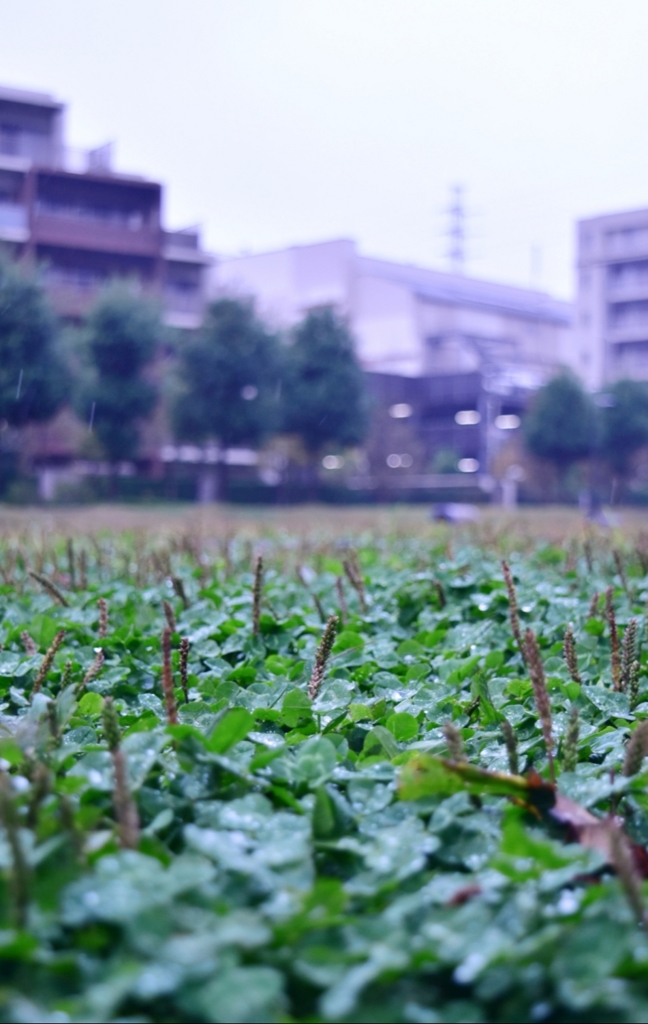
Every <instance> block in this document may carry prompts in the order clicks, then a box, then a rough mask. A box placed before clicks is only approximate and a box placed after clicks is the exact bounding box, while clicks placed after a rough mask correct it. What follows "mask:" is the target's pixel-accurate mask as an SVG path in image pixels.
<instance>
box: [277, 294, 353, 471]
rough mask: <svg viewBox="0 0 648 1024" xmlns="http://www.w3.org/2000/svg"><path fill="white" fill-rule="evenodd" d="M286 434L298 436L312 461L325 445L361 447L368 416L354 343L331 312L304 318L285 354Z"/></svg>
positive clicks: (317, 311)
mask: <svg viewBox="0 0 648 1024" xmlns="http://www.w3.org/2000/svg"><path fill="white" fill-rule="evenodd" d="M284 429H285V430H287V431H288V432H291V433H295V434H298V435H299V437H300V438H301V440H302V442H303V445H304V447H305V449H306V451H307V453H308V455H309V457H310V459H311V463H313V462H314V460H315V457H316V456H317V455H318V454H319V453H320V452H321V450H322V449H323V448H324V446H325V445H339V446H340V447H347V446H349V445H356V444H360V443H361V442H362V441H363V440H364V438H365V437H366V434H367V429H368V416H367V401H366V394H365V387H364V381H363V377H362V370H361V369H360V366H359V365H358V362H357V360H356V357H355V354H354V350H353V339H352V337H351V335H350V333H349V331H348V329H347V327H346V325H345V323H344V321H343V320H341V319H340V318H339V317H338V316H336V315H335V313H333V312H332V311H331V310H329V309H322V310H316V311H313V312H311V313H309V314H308V316H307V317H306V318H305V319H304V320H303V321H302V323H301V324H299V326H298V327H297V328H296V330H295V332H294V336H293V342H292V345H290V347H289V348H288V349H287V351H286V358H285V372H284Z"/></svg>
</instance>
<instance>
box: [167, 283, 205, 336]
mask: <svg viewBox="0 0 648 1024" xmlns="http://www.w3.org/2000/svg"><path fill="white" fill-rule="evenodd" d="M162 297H163V302H164V322H165V324H166V325H167V326H168V327H179V328H181V329H183V330H190V331H191V330H196V329H197V328H198V327H200V325H201V324H202V321H203V315H204V309H205V300H204V298H203V295H202V292H201V291H200V290H199V289H187V290H185V289H178V288H169V287H166V288H165V289H164V291H163V296H162Z"/></svg>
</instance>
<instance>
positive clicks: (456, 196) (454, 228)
mask: <svg viewBox="0 0 648 1024" xmlns="http://www.w3.org/2000/svg"><path fill="white" fill-rule="evenodd" d="M450 192H451V199H450V206H449V207H448V210H447V212H448V215H449V217H450V226H449V230H448V235H449V237H450V245H449V247H448V259H449V261H450V269H451V270H452V271H453V273H455V274H463V272H464V265H465V262H466V245H465V243H466V227H465V222H466V211H465V209H464V189H463V185H453V186H452V188H451V190H450Z"/></svg>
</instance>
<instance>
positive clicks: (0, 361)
mask: <svg viewBox="0 0 648 1024" xmlns="http://www.w3.org/2000/svg"><path fill="white" fill-rule="evenodd" d="M58 330H59V329H58V323H57V320H56V318H55V316H54V314H53V312H52V310H51V308H50V306H49V303H48V301H47V296H46V294H45V291H44V289H43V287H42V286H41V284H40V283H39V281H38V279H37V278H35V277H33V276H32V275H31V274H29V273H27V272H26V271H25V270H23V269H22V268H21V267H18V266H16V265H15V264H12V263H10V262H9V261H8V260H6V259H4V258H3V257H1V256H0V419H3V420H5V421H6V423H8V424H9V426H11V427H22V426H25V424H27V423H33V422H39V421H43V420H48V419H50V418H51V417H52V416H53V415H54V413H55V412H57V410H58V409H59V408H60V406H61V405H62V404H63V402H64V400H65V397H66V394H67V393H69V379H68V375H67V373H66V370H65V367H64V365H63V362H62V360H61V359H60V358H59V355H58V352H57V340H58Z"/></svg>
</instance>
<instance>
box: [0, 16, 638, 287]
mask: <svg viewBox="0 0 648 1024" xmlns="http://www.w3.org/2000/svg"><path fill="white" fill-rule="evenodd" d="M0 84H4V85H13V86H19V87H24V88H35V89H42V90H45V91H48V92H52V93H54V94H55V95H56V96H57V97H59V98H60V99H62V100H64V101H66V102H67V103H69V111H68V137H69V141H70V142H71V143H72V144H73V145H79V146H94V145H97V144H99V143H102V142H104V141H106V140H114V141H115V142H116V159H117V165H118V167H119V169H122V170H127V171H136V172H138V173H142V174H145V175H147V176H149V177H152V178H158V179H160V180H161V181H163V182H164V183H165V185H166V186H167V192H166V219H167V222H168V224H169V225H170V226H172V227H181V226H185V225H188V224H192V223H196V222H200V223H201V224H202V226H203V230H204V240H205V243H206V244H207V246H208V247H209V248H210V249H212V250H213V251H215V252H222V253H228V254H229V253H236V252H240V251H244V250H263V249H268V248H276V247H281V246H285V245H289V244H292V243H296V242H309V241H316V240H320V239H326V238H336V237H346V238H354V239H356V240H357V241H358V243H359V245H360V248H361V250H362V251H363V252H365V253H366V254H368V255H374V256H383V257H387V258H393V259H399V260H407V261H411V262H415V263H421V264H428V265H432V266H438V267H443V266H444V265H446V260H445V254H446V251H447V247H448V241H447V239H446V238H445V237H444V231H446V229H447V225H448V218H447V215H446V214H445V213H444V209H445V208H446V207H447V205H448V202H449V188H450V186H451V185H452V184H453V183H460V184H462V185H463V186H464V187H465V190H466V207H467V214H468V216H467V235H468V238H467V271H468V273H471V274H475V275H477V276H480V277H492V278H495V279H498V280H504V281H511V282H515V283H520V284H524V285H526V284H529V283H536V284H540V285H541V286H542V287H544V288H546V289H549V290H551V291H553V292H554V293H556V294H559V295H564V296H570V295H571V293H572V278H573V262H574V248H573V235H574V221H575V219H576V218H578V217H583V216H588V215H592V214H596V213H602V212H607V211H612V210H618V209H624V208H630V207H637V206H647V205H648V130H647V129H648V125H647V116H646V115H647V107H648V2H647V0H617V2H616V3H613V2H611V0H182V2H179V0H2V2H1V3H0ZM534 252H535V256H533V253H534Z"/></svg>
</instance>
